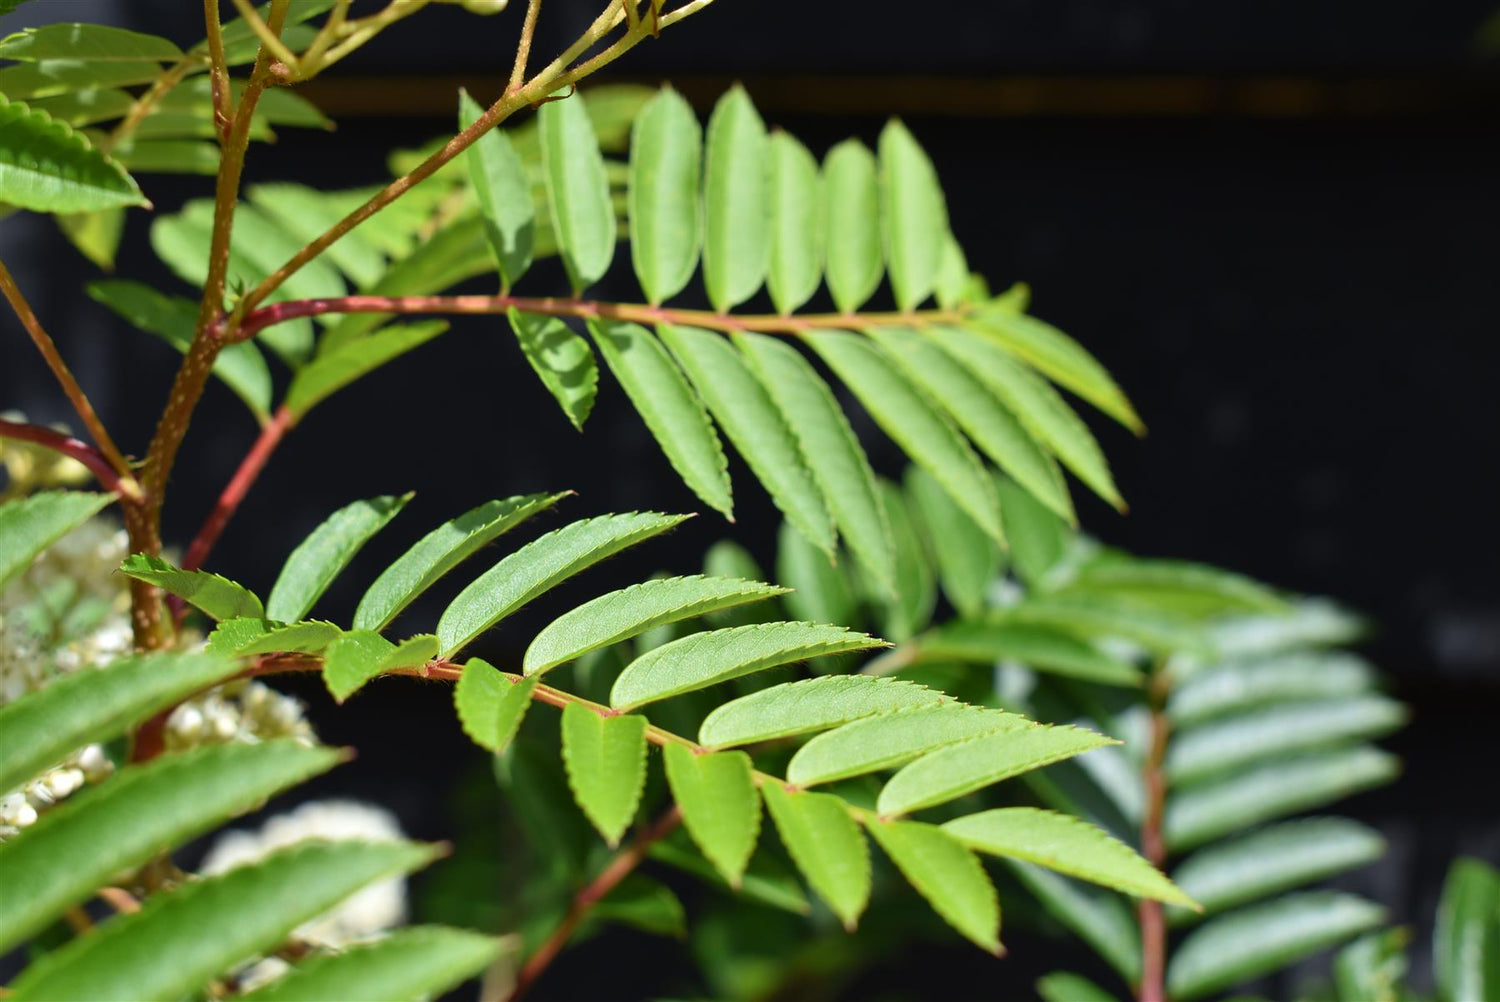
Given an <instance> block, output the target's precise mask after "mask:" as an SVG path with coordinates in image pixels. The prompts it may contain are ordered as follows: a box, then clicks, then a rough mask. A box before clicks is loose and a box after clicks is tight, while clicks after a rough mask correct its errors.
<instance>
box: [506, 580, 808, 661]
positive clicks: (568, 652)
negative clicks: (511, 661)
mask: <svg viewBox="0 0 1500 1002" xmlns="http://www.w3.org/2000/svg"><path fill="white" fill-rule="evenodd" d="M786 590H787V589H785V588H778V587H776V586H774V585H768V584H761V583H760V582H758V581H742V580H739V579H737V578H712V577H700V576H693V577H679V578H657V579H654V580H651V581H643V582H641V583H639V584H634V585H630V586H629V587H627V588H621V589H620V590H618V591H612V592H610V593H608V594H606V595H600V596H599V597H598V598H595V599H592V600H590V601H588V602H585V603H584V604H583V605H580V606H578V607H577V608H575V609H571V610H569V611H568V612H565V613H563V614H562V615H561V616H559V617H558V618H557V619H554V620H553V621H552V622H551V623H549V624H548V625H547V626H546V627H544V628H543V629H542V631H541V632H540V633H538V634H537V635H536V637H535V639H533V640H532V641H531V646H530V647H528V648H527V649H526V656H525V657H524V658H523V659H522V671H523V672H524V673H525V674H527V675H539V674H541V673H542V672H544V671H547V670H548V669H550V668H554V667H556V666H557V665H560V664H563V663H564V662H567V661H572V660H573V659H574V658H576V657H578V656H580V655H582V654H586V653H588V652H589V651H592V650H595V649H597V648H600V647H607V646H609V645H610V644H615V643H619V642H620V641H621V640H628V639H630V638H631V637H634V636H637V635H639V634H642V633H645V632H646V631H648V630H651V629H654V628H656V627H658V626H662V625H664V624H667V623H675V622H679V621H680V620H684V619H693V618H695V617H698V616H703V615H707V614H708V613H710V612H716V611H718V610H720V609H729V608H733V607H735V606H738V605H743V604H745V603H747V602H758V601H762V600H764V599H767V598H771V597H772V596H775V595H781V594H784V593H785V592H786Z"/></svg>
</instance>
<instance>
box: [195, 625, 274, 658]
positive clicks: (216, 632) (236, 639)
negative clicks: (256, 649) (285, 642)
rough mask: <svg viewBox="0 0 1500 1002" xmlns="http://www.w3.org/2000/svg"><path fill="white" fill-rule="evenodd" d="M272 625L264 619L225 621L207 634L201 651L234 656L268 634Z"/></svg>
mask: <svg viewBox="0 0 1500 1002" xmlns="http://www.w3.org/2000/svg"><path fill="white" fill-rule="evenodd" d="M273 625H274V624H272V623H271V621H270V620H266V619H226V620H224V622H222V623H220V624H219V625H217V626H215V627H214V628H213V631H212V632H210V633H209V635H208V640H207V642H206V643H205V644H204V646H203V650H204V651H205V652H207V653H209V654H219V655H225V656H227V655H231V654H234V653H235V652H236V651H238V650H239V649H240V648H241V647H244V646H245V645H246V644H248V643H250V642H251V641H252V640H257V639H259V638H260V637H264V636H265V635H266V634H267V633H270V632H271V628H272V626H273Z"/></svg>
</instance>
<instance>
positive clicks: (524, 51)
mask: <svg viewBox="0 0 1500 1002" xmlns="http://www.w3.org/2000/svg"><path fill="white" fill-rule="evenodd" d="M541 9H542V0H531V2H530V3H529V4H527V5H526V20H525V21H523V22H522V23H521V40H520V41H519V42H517V43H516V62H515V65H514V66H513V67H511V71H510V83H509V84H507V85H506V88H505V92H506V93H507V94H509V93H511V92H512V91H518V90H520V89H521V81H523V80H525V79H526V61H527V59H529V58H530V56H531V38H532V36H533V35H534V34H536V18H537V14H538V13H539V12H540V11H541Z"/></svg>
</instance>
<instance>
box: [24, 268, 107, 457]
mask: <svg viewBox="0 0 1500 1002" xmlns="http://www.w3.org/2000/svg"><path fill="white" fill-rule="evenodd" d="M0 292H3V293H4V294H5V298H6V300H7V301H8V302H9V303H10V308H11V309H12V310H14V311H15V313H16V316H17V317H19V318H20V320H21V326H23V327H25V328H26V333H27V334H30V335H31V341H32V343H33V344H35V345H36V350H37V351H39V352H41V353H42V358H43V359H45V360H46V362H47V368H49V369H51V370H52V375H53V376H54V377H55V378H56V379H57V381H58V382H59V383H61V384H62V389H63V393H65V394H67V397H68V400H69V402H71V403H72V405H73V409H74V410H75V411H77V412H78V416H79V417H80V418H82V419H83V424H84V427H85V428H87V429H88V430H89V435H91V436H92V437H93V439H94V444H95V445H97V446H98V447H99V451H100V452H101V453H103V455H104V458H105V459H107V460H109V465H110V466H112V467H114V469H115V472H116V473H118V474H120V476H121V477H130V476H131V472H130V464H129V463H127V462H126V461H125V457H124V456H122V455H121V454H120V450H119V449H118V448H116V447H115V440H114V439H112V438H110V436H109V432H108V430H106V429H105V427H104V422H103V421H101V420H99V415H98V414H97V413H95V411H94V405H93V404H91V403H89V398H88V396H87V395H86V394H84V392H83V387H81V386H79V385H78V380H76V379H74V378H73V373H72V371H71V370H69V368H68V363H66V362H64V361H63V358H62V355H60V354H58V351H57V345H56V344H54V343H53V342H52V338H51V337H50V336H48V334H47V331H46V330H45V329H44V328H43V327H42V323H41V321H40V320H38V319H37V318H36V314H35V313H34V312H33V311H32V309H31V304H30V303H28V302H27V301H26V297H25V296H24V295H22V293H21V288H20V286H18V285H16V280H15V279H14V278H12V277H11V274H10V269H9V268H7V267H5V262H4V261H0Z"/></svg>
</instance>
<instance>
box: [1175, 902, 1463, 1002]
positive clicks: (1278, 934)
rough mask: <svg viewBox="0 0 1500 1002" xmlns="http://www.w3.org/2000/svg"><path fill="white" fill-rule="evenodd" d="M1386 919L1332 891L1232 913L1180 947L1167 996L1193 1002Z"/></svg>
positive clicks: (1372, 906) (1205, 926)
mask: <svg viewBox="0 0 1500 1002" xmlns="http://www.w3.org/2000/svg"><path fill="white" fill-rule="evenodd" d="M1384 918H1385V912H1384V909H1382V908H1381V907H1380V906H1379V905H1375V904H1372V903H1370V902H1368V901H1366V900H1364V899H1363V898H1357V897H1355V896H1354V895H1352V894H1339V893H1336V892H1333V891H1305V892H1303V893H1300V894H1289V895H1287V896H1286V897H1284V898H1278V899H1277V900H1275V901H1268V902H1265V903H1263V904H1259V905H1252V906H1251V907H1249V908H1242V909H1240V910H1239V911H1236V912H1230V913H1229V914H1227V915H1224V916H1221V917H1219V918H1216V919H1212V920H1211V921H1208V922H1205V923H1204V924H1203V925H1202V926H1201V927H1200V928H1198V929H1196V930H1194V931H1193V932H1191V933H1189V934H1188V936H1187V938H1186V939H1184V940H1183V941H1182V944H1181V945H1180V946H1178V948H1177V952H1176V953H1174V954H1173V955H1172V960H1171V963H1170V964H1169V965H1168V967H1167V991H1168V992H1169V993H1170V994H1171V997H1172V998H1174V999H1181V1000H1182V1002H1191V1000H1192V999H1197V998H1202V997H1203V996H1204V995H1208V994H1210V993H1212V992H1216V991H1219V990H1220V989H1223V988H1229V987H1231V986H1233V985H1236V984H1239V983H1240V982H1241V981H1248V980H1249V979H1250V978H1254V977H1258V976H1260V975H1262V974H1268V973H1270V972H1272V971H1275V970H1279V969H1280V968H1282V967H1286V966H1287V965H1289V964H1291V963H1293V962H1294V961H1297V960H1300V959H1302V958H1303V957H1306V956H1309V955H1311V954H1314V953H1317V952H1318V951H1320V950H1323V949H1326V948H1328V947H1330V946H1333V945H1335V944H1337V943H1341V942H1343V941H1344V940H1346V939H1349V938H1350V937H1352V936H1356V935H1358V934H1359V933H1362V932H1365V931H1366V930H1368V929H1373V928H1374V927H1375V926H1377V925H1379V924H1380V923H1381V921H1383V919H1384ZM1476 997H1478V996H1476Z"/></svg>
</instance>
